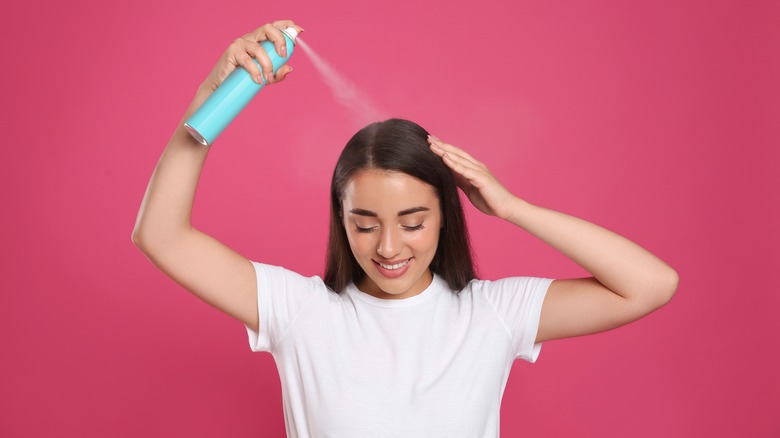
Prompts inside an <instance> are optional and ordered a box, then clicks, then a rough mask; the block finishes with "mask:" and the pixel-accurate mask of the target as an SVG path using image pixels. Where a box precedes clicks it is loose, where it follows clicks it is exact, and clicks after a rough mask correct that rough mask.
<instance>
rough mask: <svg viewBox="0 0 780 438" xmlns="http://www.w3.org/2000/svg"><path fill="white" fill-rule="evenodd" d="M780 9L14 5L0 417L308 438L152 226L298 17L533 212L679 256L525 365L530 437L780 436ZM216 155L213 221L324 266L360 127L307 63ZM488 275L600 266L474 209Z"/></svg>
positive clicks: (0, 431)
mask: <svg viewBox="0 0 780 438" xmlns="http://www.w3.org/2000/svg"><path fill="white" fill-rule="evenodd" d="M778 17H780V8H779V7H778V3H777V2H773V1H752V2H742V1H724V2H711V1H679V0H674V1H672V0H664V1H657V2H625V1H620V0H614V1H589V2H583V1H579V0H571V1H558V2H544V1H536V2H526V1H503V2H502V1H495V0H486V1H483V2H479V3H469V4H468V6H466V5H465V4H464V5H463V6H457V5H454V4H453V3H452V2H447V1H443V0H441V1H433V2H424V1H419V0H415V1H409V0H400V1H394V2H386V3H382V4H381V5H375V4H373V2H365V1H358V0H351V1H342V2H314V1H310V0H307V1H299V2H288V4H285V3H284V2H274V3H273V4H264V3H258V2H248V1H233V2H220V3H213V2H205V1H200V0H197V1H190V2H156V1H155V2H152V1H142V2H121V3H115V2H105V1H82V2H77V3H76V4H74V3H68V2H52V1H48V2H27V3H20V2H15V4H14V5H13V6H9V8H7V10H6V11H5V13H4V14H3V16H2V18H0V25H1V26H0V29H2V30H0V32H2V39H0V41H1V42H0V44H2V49H3V50H2V58H3V59H2V64H3V65H2V72H3V73H2V74H3V79H4V80H3V84H2V86H3V90H4V92H3V106H2V119H3V134H4V135H3V137H4V140H5V141H4V144H5V146H4V147H3V151H4V154H3V158H2V159H1V160H0V183H1V184H2V187H3V188H2V192H1V193H2V194H1V196H2V197H1V198H0V201H2V205H3V214H2V218H1V219H0V221H1V222H0V224H1V225H2V229H3V238H2V242H3V244H2V247H3V251H2V265H1V266H2V280H3V295H2V305H0V341H1V345H2V350H0V351H1V353H0V367H1V369H0V371H1V373H0V436H3V437H6V436H7V437H44V436H47V437H48V436H79V437H104V436H112V437H125V436H127V437H135V436H191V437H211V436H232V437H250V436H283V434H284V422H283V415H282V405H281V393H280V385H279V379H278V376H277V373H276V369H275V366H274V363H273V360H272V358H271V356H270V355H266V354H252V353H250V351H249V346H248V344H247V340H246V335H245V330H244V327H243V326H242V325H241V324H240V323H238V322H236V321H234V320H232V319H230V318H229V317H227V316H224V315H222V314H221V313H219V312H217V311H216V310H214V309H212V308H210V307H208V306H207V305H205V304H203V303H201V302H199V301H198V300H197V299H195V298H194V297H193V296H191V295H190V294H189V293H188V292H187V291H185V290H184V289H183V288H181V287H180V286H178V285H177V284H175V283H174V282H173V281H171V280H169V279H168V278H166V277H164V276H163V274H161V273H160V272H159V271H158V270H157V269H156V268H155V267H154V266H153V265H152V264H151V263H150V262H149V261H148V260H147V259H146V258H145V257H144V256H143V254H142V253H141V252H140V251H138V249H136V248H135V247H134V246H133V245H132V243H131V240H130V234H131V231H132V228H133V224H134V221H135V217H136V213H137V212H138V208H139V205H140V202H141V199H142V198H143V195H144V190H145V188H146V185H147V182H148V180H149V177H150V176H151V173H152V171H153V169H154V166H155V164H156V162H157V160H158V158H159V156H160V153H161V152H162V150H163V148H164V146H165V144H166V142H167V140H168V137H169V135H170V134H171V132H172V131H173V129H174V127H175V126H176V124H177V123H178V121H179V118H180V116H181V115H182V113H183V112H184V110H185V108H186V107H187V104H188V102H189V100H190V99H191V97H192V96H193V95H194V92H195V89H196V87H197V86H198V84H199V83H200V82H201V81H202V80H203V79H204V78H205V76H206V75H207V74H208V72H209V71H210V69H211V68H212V66H213V65H214V64H215V62H216V60H217V59H218V58H219V56H220V55H221V53H222V51H223V50H224V48H225V47H226V46H227V45H228V44H229V43H230V42H231V41H232V40H233V39H234V38H236V37H238V36H240V35H242V34H243V33H245V32H248V31H250V30H252V29H254V28H255V27H257V26H259V25H260V24H263V23H264V22H267V21H271V20H274V19H280V18H292V19H294V20H296V21H297V22H298V23H299V24H301V25H302V26H303V27H304V28H305V29H306V33H305V34H304V39H305V41H306V42H307V43H308V44H309V45H311V46H312V47H313V48H314V49H315V50H316V51H317V52H318V53H319V54H320V55H322V56H323V57H324V58H325V59H326V60H327V61H329V62H330V63H332V64H333V65H334V66H336V67H337V68H338V69H339V70H340V71H341V72H342V73H344V74H345V76H346V77H348V78H349V79H350V80H351V81H353V82H354V83H355V84H357V86H358V87H360V89H361V90H362V91H363V92H364V93H365V94H366V95H367V96H369V97H370V98H371V99H372V100H373V101H374V103H376V104H377V106H378V107H379V108H380V109H381V110H382V111H384V112H386V113H387V114H389V115H391V116H400V117H405V118H409V119H412V120H415V121H417V122H418V123H420V124H422V125H423V126H424V127H426V128H427V129H428V130H430V131H432V132H433V133H435V134H436V135H438V136H439V137H441V138H442V139H444V140H446V141H449V142H451V143H453V144H455V145H458V146H460V147H463V148H465V149H466V150H468V151H469V152H470V153H472V154H473V155H475V156H476V157H477V158H478V159H480V160H482V161H483V162H485V163H486V164H487V165H488V166H490V168H491V169H492V170H493V171H494V173H495V174H496V175H497V176H498V177H499V178H500V179H501V180H502V182H503V183H504V184H505V185H506V186H508V187H509V188H510V189H511V190H513V191H514V192H515V193H516V194H518V195H519V196H521V197H524V198H526V199H528V200H529V201H531V202H534V203H538V204H541V205H544V206H548V207H551V208H554V209H558V210H561V211H564V212H567V213H570V214H574V215H576V216H580V217H582V218H585V219H587V220H590V221H593V222H596V223H598V224H600V225H603V226H605V227H607V228H609V229H612V230H614V231H616V232H618V233H621V234H623V235H625V236H627V237H628V238H630V239H632V240H634V241H636V242H637V243H639V244H640V245H642V246H644V247H646V248H648V249H649V250H650V251H652V252H654V253H655V254H657V255H658V256H659V257H661V258H662V259H664V260H665V261H667V262H668V263H670V264H671V265H672V266H673V267H675V268H676V269H677V271H678V272H679V274H680V277H681V283H680V287H679V290H678V292H677V295H676V296H675V298H674V299H673V300H672V302H671V303H670V304H669V305H668V306H667V307H664V308H663V309H661V310H659V311H658V312H656V313H654V314H652V315H651V316H649V317H647V318H644V319H642V320H640V321H638V322H636V323H634V324H632V325H630V326H627V327H624V328H620V329H618V330H614V331H611V332H607V333H603V334H598V335H594V336H589V337H584V338H577V339H569V340H563V341H556V342H549V343H547V344H546V345H545V346H544V348H543V349H542V354H541V356H540V359H539V361H538V362H537V363H536V364H534V365H530V364H528V363H524V362H518V363H516V366H515V367H514V369H513V372H512V375H511V376H510V379H509V383H508V385H507V388H506V392H505V394H504V400H503V407H502V417H501V428H502V434H503V435H504V436H510V437H511V436H536V437H543V436H547V437H558V436H579V437H622V436H632V437H658V436H665V437H689V436H708V437H731V436H754V437H776V436H778V435H780V420H778V416H777V413H778V410H779V409H780V378H778V375H777V372H778V370H780V322H778V321H780V318H777V313H778V310H777V309H778V307H779V306H780V297H778V282H777V280H776V279H774V278H773V277H770V275H774V273H775V272H776V269H777V267H778V264H779V263H778V259H779V257H778V250H777V248H778V244H780V238H779V237H780V236H779V233H778V224H780V212H779V208H778V199H779V198H780V197H779V196H778V195H780V193H779V192H780V190H778V188H780V178H779V177H778V172H777V170H776V168H777V167H778V164H780V159H779V158H780V157H778V146H779V145H780V141H779V140H780V136H779V135H778V131H777V121H778V120H780V104H779V102H780V88H779V86H778V84H779V82H778V78H779V77H780V55H779V53H780V52H779V51H778V47H779V46H780V38H779V37H778V34H777V29H778V28H780V19H779V18H778ZM291 65H294V66H295V71H294V72H293V73H292V74H291V75H290V77H289V78H288V80H287V81H286V82H285V83H283V84H280V85H278V86H273V87H269V88H267V89H265V90H263V91H262V92H261V94H260V95H259V96H258V98H257V99H256V100H255V101H253V102H252V104H251V105H250V106H249V107H248V108H247V109H246V110H245V111H244V112H243V113H242V114H241V115H240V116H239V117H238V119H237V120H236V121H235V122H234V123H233V124H232V125H231V126H230V127H229V128H228V130H227V131H226V132H225V133H224V134H223V135H222V137H221V138H220V139H219V140H218V142H217V143H216V145H215V146H213V150H212V151H211V153H210V155H209V159H208V161H207V163H206V167H205V170H204V172H203V176H202V179H201V184H200V186H199V189H198V193H197V197H196V201H195V210H194V213H193V221H194V224H195V225H196V226H197V227H198V228H199V229H201V230H203V231H205V232H207V233H209V234H211V235H213V236H214V237H216V238H217V239H219V240H221V241H223V242H225V243H226V244H228V245H229V246H231V247H233V248H234V249H236V250H237V251H239V252H240V253H242V254H243V255H245V256H246V257H248V258H250V259H253V260H258V261H263V262H266V263H271V264H278V265H283V266H285V267H288V268H290V269H293V270H296V271H298V272H300V273H302V274H306V275H318V274H321V273H322V269H323V260H324V249H325V240H326V231H327V215H326V213H327V206H328V200H327V193H328V182H329V177H330V173H331V171H332V167H333V164H334V163H335V160H336V157H337V154H338V153H339V151H340V149H341V148H342V146H343V145H344V144H345V142H346V141H347V140H348V139H349V137H350V136H351V135H352V134H353V133H354V131H355V130H356V128H357V127H358V123H357V122H356V117H355V115H354V114H352V113H351V112H350V111H349V110H347V109H346V108H344V107H341V106H339V105H338V104H336V103H335V101H334V99H333V97H332V95H331V94H330V91H329V90H328V88H327V87H326V86H325V85H324V84H323V82H322V80H321V78H320V76H319V75H318V74H317V72H316V70H315V69H314V68H313V66H312V64H311V62H310V60H309V59H308V58H307V57H306V55H305V54H302V53H300V52H299V53H296V54H295V55H294V56H293V59H292V61H291ZM468 216H469V220H470V226H471V232H472V236H473V240H474V244H475V245H474V246H475V248H476V252H477V256H478V262H479V270H480V274H481V276H482V277H483V278H497V277H502V276H508V275H535V276H550V277H555V278H565V277H571V276H579V275H584V272H583V271H582V269H581V268H579V267H577V266H576V265H574V264H573V263H572V262H570V261H569V260H567V259H566V258H565V257H563V256H561V255H560V254H558V253H556V252H555V251H554V250H552V249H550V248H548V247H546V246H545V245H544V244H542V243H541V242H539V241H537V240H535V239H534V238H531V237H529V236H528V235H527V234H525V233H524V232H522V231H521V230H518V229H516V228H513V227H512V226H510V225H508V224H506V223H502V222H500V221H498V220H497V219H495V218H490V217H485V216H483V215H481V214H479V213H478V212H476V211H475V210H474V209H473V208H472V207H471V206H469V207H468Z"/></svg>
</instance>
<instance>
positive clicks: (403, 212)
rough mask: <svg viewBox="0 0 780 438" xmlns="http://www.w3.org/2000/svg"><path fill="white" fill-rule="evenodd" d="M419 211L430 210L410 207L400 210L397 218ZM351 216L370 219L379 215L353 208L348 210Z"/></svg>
mask: <svg viewBox="0 0 780 438" xmlns="http://www.w3.org/2000/svg"><path fill="white" fill-rule="evenodd" d="M420 211H430V208H428V207H412V208H407V209H406V210H401V211H399V212H398V216H406V215H407V214H412V213H417V212H420ZM349 212H350V213H351V214H356V215H358V216H370V217H378V216H379V215H378V214H376V212H375V211H371V210H364V209H362V208H353V209H351V210H349Z"/></svg>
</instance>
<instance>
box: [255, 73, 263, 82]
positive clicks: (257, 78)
mask: <svg viewBox="0 0 780 438" xmlns="http://www.w3.org/2000/svg"><path fill="white" fill-rule="evenodd" d="M255 82H257V83H258V84H262V83H263V75H262V74H259V75H257V76H256V77H255Z"/></svg>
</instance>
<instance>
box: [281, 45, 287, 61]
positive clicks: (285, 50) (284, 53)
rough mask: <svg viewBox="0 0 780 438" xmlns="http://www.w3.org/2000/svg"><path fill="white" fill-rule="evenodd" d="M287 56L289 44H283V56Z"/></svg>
mask: <svg viewBox="0 0 780 438" xmlns="http://www.w3.org/2000/svg"><path fill="white" fill-rule="evenodd" d="M286 57H287V46H282V58H286Z"/></svg>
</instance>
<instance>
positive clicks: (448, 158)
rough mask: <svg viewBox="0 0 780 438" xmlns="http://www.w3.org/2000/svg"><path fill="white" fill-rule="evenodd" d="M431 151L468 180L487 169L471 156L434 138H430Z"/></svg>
mask: <svg viewBox="0 0 780 438" xmlns="http://www.w3.org/2000/svg"><path fill="white" fill-rule="evenodd" d="M428 140H429V141H430V144H431V150H432V151H433V152H434V153H435V154H436V155H438V156H440V157H441V158H442V159H443V160H445V164H447V165H448V166H449V167H450V168H451V169H452V170H454V171H456V172H457V173H459V174H461V175H463V176H464V177H466V178H467V179H468V180H470V181H471V180H473V179H474V178H475V177H477V176H478V174H479V173H484V172H486V171H487V168H486V167H485V166H484V165H483V164H482V163H480V162H479V161H477V160H475V159H474V158H473V157H472V156H471V155H469V154H468V153H466V152H465V151H463V150H462V149H458V148H456V147H455V146H452V145H450V144H447V143H444V142H442V141H441V140H439V139H438V138H436V137H434V136H430V137H429V139H428Z"/></svg>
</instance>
